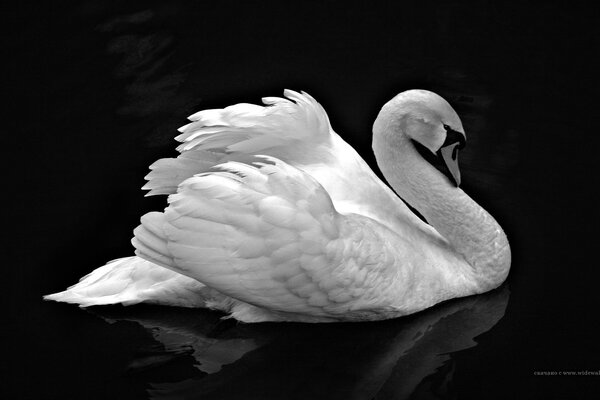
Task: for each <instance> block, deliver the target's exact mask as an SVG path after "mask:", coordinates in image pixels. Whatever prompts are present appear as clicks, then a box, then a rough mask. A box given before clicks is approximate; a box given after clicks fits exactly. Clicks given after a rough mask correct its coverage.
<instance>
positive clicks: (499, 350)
mask: <svg viewBox="0 0 600 400" xmlns="http://www.w3.org/2000/svg"><path fill="white" fill-rule="evenodd" d="M121 3H123V4H121ZM121 3H118V2H112V3H110V2H94V1H80V2H67V3H63V2H61V4H60V5H51V4H50V3H48V4H45V5H42V6H39V5H38V6H36V7H32V6H31V7H30V6H28V5H20V6H18V7H17V6H14V7H12V8H11V9H10V10H9V11H8V12H7V13H6V15H7V16H8V17H9V19H10V20H11V21H12V22H13V24H11V28H10V29H9V31H10V32H9V34H8V35H6V36H5V37H4V38H3V40H4V42H5V43H4V49H5V50H6V51H7V54H9V57H8V58H7V60H5V61H4V64H5V65H6V66H8V72H7V73H5V75H4V77H5V78H6V80H7V84H5V92H4V95H5V98H6V99H8V100H10V101H9V102H8V103H9V104H8V105H6V106H5V111H8V114H7V115H8V117H6V118H5V120H4V122H5V125H4V126H5V137H6V138H7V139H9V143H6V144H5V145H4V148H5V149H7V150H8V151H6V152H7V153H8V157H7V160H8V161H9V167H7V168H5V169H4V176H5V177H9V182H7V184H6V186H5V193H7V194H8V197H9V200H10V206H9V208H7V209H6V210H7V211H8V212H7V214H8V215H7V216H8V219H6V220H5V231H6V232H7V233H9V235H8V236H9V237H10V239H12V240H11V242H10V244H9V246H7V247H8V248H7V250H6V252H5V254H6V255H8V260H7V261H6V259H5V261H6V262H5V265H4V269H5V270H6V272H7V273H8V274H5V280H4V281H3V294H5V295H6V299H5V300H4V301H3V304H4V305H5V309H7V310H8V313H7V316H6V319H5V322H4V323H3V328H2V331H3V333H8V337H7V339H6V340H5V341H4V343H3V344H4V345H5V347H6V349H7V350H6V354H7V355H8V356H7V357H5V358H4V360H5V361H3V366H2V367H3V369H4V370H5V371H3V375H2V376H3V377H5V379H3V382H2V383H0V386H1V389H2V391H7V392H8V396H7V397H4V398H35V399H38V398H74V399H80V398H111V399H117V398H159V399H164V398H200V399H204V398H207V399H287V398H293V399H320V398H327V399H371V398H376V399H403V398H414V399H431V398H443V399H445V398H453V399H469V398H473V399H481V398H540V399H542V398H544V399H545V398H593V397H595V396H597V395H598V393H599V390H600V376H558V375H556V376H540V375H536V372H557V373H558V372H565V371H567V372H568V371H575V372H577V371H598V370H599V369H600V352H599V350H600V345H599V344H598V337H599V335H598V333H599V332H600V328H599V324H598V322H599V321H598V305H599V294H598V290H597V286H598V284H597V282H598V276H599V275H598V272H597V269H598V265H597V264H598V262H597V261H596V258H595V257H593V255H594V254H595V253H594V250H595V248H594V247H593V245H595V243H596V237H597V233H596V232H597V221H598V218H597V215H596V214H595V213H594V210H595V207H597V205H596V203H597V197H596V196H593V195H592V191H591V190H588V189H587V188H588V187H593V186H597V183H594V182H597V178H595V176H596V175H597V173H596V171H597V168H594V163H593V162H592V160H593V158H592V156H593V155H594V153H595V150H596V148H595V147H594V144H593V138H594V137H595V136H596V135H597V131H598V130H597V125H598V123H597V118H594V115H596V114H597V112H596V110H595V109H596V105H597V101H596V102H594V101H592V100H591V99H592V90H591V80H590V78H591V76H592V75H593V74H592V63H591V60H592V58H593V56H592V53H593V52H595V50H594V49H597V48H598V46H597V43H596V40H595V39H596V37H595V36H594V35H592V34H591V33H590V32H591V29H590V28H591V25H592V22H593V16H594V14H593V13H592V12H590V10H585V9H578V8H576V7H574V6H573V5H570V6H569V7H566V5H564V4H558V3H546V4H545V5H543V6H534V5H532V4H527V3H524V4H523V3H519V5H516V4H515V5H502V6H500V5H492V4H491V3H488V2H477V3H474V4H468V3H465V2H462V1H451V2H444V4H441V5H440V4H437V3H434V2H420V3H418V4H417V3H406V4H402V5H401V6H398V5H397V6H395V7H392V6H381V7H379V8H373V7H372V6H368V5H366V3H365V4H364V5H362V6H355V5H349V4H347V3H340V4H337V5H335V4H332V5H326V6H324V5H318V4H317V3H314V4H313V3H312V2H308V3H282V4H280V5H272V4H266V3H261V4H249V3H248V4H246V3H244V5H242V4H238V3H234V2H183V1H175V2H168V3H167V2H121ZM125 3H126V4H125ZM593 72H594V74H595V71H593ZM415 87H420V88H426V89H430V90H433V91H436V92H438V93H440V94H442V95H443V96H445V97H446V98H447V99H448V100H449V101H450V102H451V103H452V104H453V105H454V106H455V108H456V109H457V111H458V112H459V114H460V115H461V118H462V120H463V124H464V126H465V129H466V131H467V136H468V145H467V148H466V150H465V151H464V152H463V153H461V168H462V173H463V187H464V188H465V190H466V191H467V192H468V193H470V194H472V196H473V197H474V198H475V199H476V200H477V201H478V202H480V204H482V205H483V206H484V207H485V208H486V209H488V210H489V211H490V212H491V213H492V214H493V215H494V216H495V217H496V218H497V219H498V221H499V222H500V223H501V225H502V226H503V227H504V228H505V230H506V232H507V234H508V236H509V239H510V241H511V245H512V249H513V267H512V270H511V274H510V276H509V279H508V281H507V283H506V284H505V285H504V286H503V287H501V288H500V289H498V290H497V291H494V292H491V293H489V294H485V295H482V296H477V297H472V298H466V299H460V300H455V301H451V302H448V303H444V304H442V305H439V306H437V307H434V308H432V309H430V310H427V311H426V312H423V313H419V314H417V315H414V316H410V317H407V318H401V319H397V320H392V321H385V322H378V323H361V324H337V325H303V324H259V325H245V324H236V323H234V322H231V321H221V320H220V316H221V315H219V314H217V313H213V312H208V311H203V310H178V309H169V308H159V307H147V306H134V307H129V308H122V307H108V308H99V309H98V308H96V309H90V310H88V311H84V310H80V309H78V308H76V307H73V306H68V305H62V304H56V303H44V302H42V301H41V296H42V295H43V294H47V293H51V292H55V291H57V290H61V289H63V288H65V287H66V286H68V285H70V284H73V283H74V282H75V281H76V280H77V279H78V278H79V277H81V276H83V275H84V274H86V273H87V272H89V271H90V270H92V269H93V268H96V267H97V266H100V265H102V264H104V263H105V262H106V261H108V260H110V259H113V258H117V257H122V256H126V255H129V254H131V252H132V249H131V246H130V245H129V239H130V237H131V231H132V229H133V228H134V227H135V226H136V225H137V223H138V219H139V216H141V215H142V214H143V213H145V212H147V211H150V210H158V209H161V208H162V207H164V198H143V196H142V192H141V191H140V190H139V187H141V186H142V185H143V176H144V175H145V173H146V171H147V166H148V165H149V164H150V163H151V162H152V161H154V160H155V159H157V158H159V157H164V156H170V155H174V154H175V151H174V142H173V141H172V139H171V138H172V137H173V136H174V135H175V134H176V131H175V129H176V128H177V127H178V126H180V125H182V124H183V123H184V122H185V120H184V118H185V117H186V116H187V115H189V114H191V113H193V112H195V111H198V110H200V109H204V108H214V107H223V106H226V105H229V104H233V103H236V102H240V101H244V102H258V101H260V97H262V96H268V95H280V94H281V92H282V90H283V88H292V89H296V90H305V91H307V92H309V93H311V94H312V95H313V96H314V97H316V98H317V99H318V100H319V101H320V102H321V103H322V104H323V105H324V106H325V108H326V109H327V111H328V113H329V116H330V118H331V121H332V125H333V127H334V129H335V130H336V131H337V132H338V133H340V134H341V135H342V137H344V138H345V139H346V140H347V141H348V142H350V143H351V144H352V145H353V146H355V147H356V148H357V149H358V150H359V152H360V153H361V154H362V155H363V156H364V157H365V159H366V160H367V161H368V162H370V163H371V164H372V165H373V166H374V159H373V157H372V155H371V151H370V132H371V124H372V121H373V120H374V118H375V116H376V115H377V112H378V110H379V107H380V106H381V105H382V104H383V103H384V102H385V101H387V100H388V99H389V98H391V97H392V96H393V95H395V94H396V93H398V92H400V91H402V90H406V89H409V88H415Z"/></svg>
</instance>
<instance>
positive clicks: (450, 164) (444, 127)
mask: <svg viewBox="0 0 600 400" xmlns="http://www.w3.org/2000/svg"><path fill="white" fill-rule="evenodd" d="M385 108H389V111H390V114H392V118H393V119H394V120H395V121H397V122H399V124H400V131H401V134H404V135H405V136H407V137H408V138H409V139H411V141H412V143H413V144H414V145H415V147H416V148H417V150H418V151H419V153H420V154H421V155H422V156H424V158H425V159H427V160H428V161H430V160H431V155H436V156H437V157H438V158H439V159H441V160H442V161H443V164H444V165H445V166H446V168H447V169H448V172H449V173H450V177H449V178H451V180H452V181H453V183H454V184H455V185H456V186H458V185H459V184H460V171H459V169H458V150H459V149H462V148H463V147H464V146H465V144H466V135H465V131H464V129H463V126H462V122H461V121H460V118H459V117H458V114H456V111H454V109H453V108H452V107H451V106H450V104H448V102H447V101H446V100H444V99H443V98H442V97H440V96H439V95H437V94H435V93H433V92H430V91H428V90H420V89H414V90H407V91H405V92H402V93H400V94H399V95H397V96H396V97H395V98H394V99H392V100H391V101H390V102H389V103H387V104H386V105H385V106H384V109H385ZM430 162H431V161H430Z"/></svg>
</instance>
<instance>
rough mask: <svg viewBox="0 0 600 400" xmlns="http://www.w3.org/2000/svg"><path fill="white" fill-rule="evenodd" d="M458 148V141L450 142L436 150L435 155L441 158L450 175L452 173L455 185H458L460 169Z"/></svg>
mask: <svg viewBox="0 0 600 400" xmlns="http://www.w3.org/2000/svg"><path fill="white" fill-rule="evenodd" d="M459 148H460V143H452V144H449V145H448V146H444V147H442V148H440V149H439V150H438V151H437V155H438V157H439V158H441V159H442V161H443V162H444V165H446V168H448V171H450V175H452V179H453V180H454V184H455V185H456V187H458V186H460V170H459V169H458V149H459Z"/></svg>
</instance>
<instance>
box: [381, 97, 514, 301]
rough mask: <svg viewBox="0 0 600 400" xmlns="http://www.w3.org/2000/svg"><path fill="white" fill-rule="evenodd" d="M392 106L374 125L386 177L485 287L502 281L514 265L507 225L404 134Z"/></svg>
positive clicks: (482, 289) (401, 122)
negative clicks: (498, 220)
mask: <svg viewBox="0 0 600 400" xmlns="http://www.w3.org/2000/svg"><path fill="white" fill-rule="evenodd" d="M388 110H389V109H388ZM388 110H386V108H384V109H383V110H382V112H381V113H380V115H379V117H378V119H377V121H376V122H375V125H374V127H373V134H374V135H373V150H374V152H375V156H376V158H377V164H378V165H379V168H380V169H381V171H382V172H383V174H384V175H385V177H386V179H387V181H388V182H389V184H390V185H391V186H392V187H393V188H394V190H395V191H396V193H397V194H398V195H399V196H400V197H402V198H403V199H404V200H405V201H407V202H408V203H409V204H410V205H411V206H413V207H414V208H415V209H417V210H418V211H419V212H420V213H421V214H422V215H423V216H424V217H425V219H426V220H427V222H428V223H429V224H431V225H432V226H433V227H434V228H435V229H436V230H437V231H438V232H439V233H440V234H441V235H442V236H443V237H444V238H446V240H448V242H449V243H450V244H451V246H452V248H453V250H454V251H455V252H456V253H457V255H458V256H459V257H463V258H464V259H465V261H466V262H467V263H468V264H469V265H470V266H471V267H472V273H473V278H474V279H475V281H476V283H477V285H478V287H479V288H480V289H481V291H485V290H489V289H491V288H494V287H496V286H498V285H500V283H502V282H503V281H504V279H505V278H506V275H507V274H508V270H509V268H510V248H509V245H508V240H507V238H506V235H505V234H504V232H503V230H502V228H501V227H500V225H499V224H498V223H497V222H496V221H495V220H494V218H493V217H492V216H491V215H490V214H489V213H488V212H487V211H485V210H484V209H483V208H482V207H480V206H479V205H478V204H477V203H476V202H475V201H474V200H473V199H471V198H470V197H469V196H468V195H467V194H466V193H465V192H463V191H462V189H460V188H457V187H455V186H454V185H453V184H451V183H450V181H449V180H448V178H446V177H445V176H444V175H443V174H442V173H440V172H439V171H438V170H436V169H435V168H434V167H433V166H432V165H431V164H429V163H428V162H427V161H425V159H423V158H422V157H421V156H420V155H419V153H418V152H417V151H416V149H415V147H414V145H413V144H412V142H411V140H410V139H409V138H408V137H407V136H406V134H405V133H404V126H405V121H404V120H403V119H402V118H401V117H396V116H395V115H394V114H393V113H392V112H389V111H388ZM386 111H387V112H386Z"/></svg>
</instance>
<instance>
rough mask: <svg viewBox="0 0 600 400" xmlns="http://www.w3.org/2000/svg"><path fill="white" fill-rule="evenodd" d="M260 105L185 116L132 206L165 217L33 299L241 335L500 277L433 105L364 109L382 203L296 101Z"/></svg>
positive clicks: (499, 264)
mask: <svg viewBox="0 0 600 400" xmlns="http://www.w3.org/2000/svg"><path fill="white" fill-rule="evenodd" d="M262 100H263V103H264V106H259V105H254V104H246V103H241V104H236V105H232V106H229V107H226V108H224V109H211V110H204V111H200V112H198V113H195V114H193V115H191V116H190V117H189V120H190V121H191V122H190V123H188V124H187V125H185V126H183V127H181V128H180V129H179V131H180V132H181V134H180V135H179V136H177V137H176V138H175V139H176V140H177V141H179V142H181V144H180V145H179V147H177V150H178V151H179V153H180V154H179V155H178V156H177V157H176V158H166V159H160V160H158V161H157V162H155V163H154V164H152V165H151V166H150V169H151V172H150V173H149V174H148V175H147V176H146V179H147V181H148V182H147V183H146V185H145V186H144V187H143V189H146V190H149V192H148V194H147V195H160V194H166V195H168V206H167V207H166V208H165V210H164V212H150V213H148V214H145V215H144V216H142V218H141V224H140V225H139V226H138V227H137V228H136V229H135V230H134V237H133V239H132V244H133V246H134V247H135V254H136V255H135V256H132V257H126V258H121V259H118V260H114V261H112V262H109V263H108V264H106V265H104V266H102V267H100V268H98V269H96V270H95V271H93V272H92V273H90V274H89V275H87V276H85V277H83V278H82V279H81V280H80V281H79V283H77V284H76V285H74V286H72V287H70V288H68V289H67V290H65V291H63V292H59V293H55V294H52V295H47V296H45V299H46V300H55V301H60V302H68V303H75V304H79V305H80V306H81V307H88V306H93V305H103V304H115V303H121V304H124V305H129V304H135V303H140V302H146V303H155V304H163V305H173V306H183V307H206V308H211V309H217V310H221V311H224V312H225V313H227V315H228V317H233V318H235V319H237V320H239V321H243V322H263V321H297V322H337V321H367V320H381V319H389V318H395V317H399V316H403V315H407V314H412V313H415V312H418V311H421V310H423V309H426V308H428V307H431V306H433V305H435V304H437V303H439V302H441V301H444V300H448V299H451V298H455V297H463V296H469V295H474V294H479V293H483V292H486V291H489V290H491V289H494V288H496V287H498V286H499V285H500V284H501V283H502V282H503V281H504V280H505V279H506V277H507V275H508V272H509V269H510V261H511V254H510V246H509V243H508V239H507V237H506V235H505V233H504V231H503V230H502V228H501V227H500V225H499V224H498V223H497V222H496V221H495V220H494V218H493V217H492V216H491V215H490V214H489V213H488V212H487V211H485V210H484V209H483V208H482V207H480V206H479V205H478V204H477V203H476V202H475V201H474V200H473V199H471V198H470V197H469V196H468V195H467V194H466V193H465V192H464V191H463V190H462V189H460V187H459V184H460V171H459V169H458V151H459V150H460V149H461V148H463V147H464V145H465V143H466V135H465V132H464V129H463V126H462V123H461V120H460V118H459V116H458V115H457V113H456V112H455V111H454V110H453V108H452V107H451V106H450V104H449V103H448V102H447V101H446V100H444V99H443V98H442V97H441V96H439V95H437V94H435V93H433V92H430V91H426V90H419V89H415V90H408V91H404V92H402V93H400V94H398V95H397V96H396V97H394V98H393V99H392V100H390V101H389V102H388V103H386V104H385V105H384V106H383V108H382V109H381V111H380V112H379V115H378V116H377V118H376V120H375V122H374V125H373V146H372V147H373V151H374V153H375V157H376V160H377V165H378V166H379V168H380V169H381V172H382V173H383V174H384V176H385V178H386V180H387V181H388V183H389V184H390V186H391V187H392V188H393V190H392V189H391V188H390V187H388V186H387V185H386V184H385V183H384V182H382V181H381V180H380V179H379V178H378V177H377V176H376V174H375V173H374V172H373V171H372V170H371V169H370V168H369V166H368V165H367V163H366V162H365V161H364V160H363V159H362V158H361V157H360V155H359V154H358V153H357V152H356V151H355V150H354V149H353V148H352V147H351V146H350V145H349V144H347V143H346V142H345V141H344V140H343V139H342V138H341V137H340V136H339V135H338V134H337V133H335V132H334V131H333V129H332V128H331V125H330V122H329V118H328V116H327V114H326V112H325V110H324V109H323V108H322V106H321V105H320V104H319V103H318V102H317V101H316V100H315V99H314V98H313V97H312V96H310V95H309V94H307V93H305V92H300V93H298V92H295V91H291V90H285V91H284V97H281V98H280V97H266V98H263V99H262ZM424 155H425V156H424ZM435 156H437V157H438V158H439V159H441V160H443V162H444V164H445V165H446V168H447V174H443V173H441V172H440V171H439V170H438V169H436V168H435V167H434V166H433V165H432V164H431V163H430V162H429V161H428V159H429V158H431V157H435ZM394 191H395V192H394ZM403 200H404V201H406V202H407V203H408V204H410V205H411V206H412V207H414V208H415V209H416V210H417V211H418V212H419V213H421V214H422V216H423V217H424V218H425V219H426V221H427V223H426V222H424V221H423V220H421V219H420V218H419V217H418V216H417V215H416V214H415V213H413V212H412V211H411V210H410V209H409V208H408V207H407V205H406V204H405V203H404V201H403Z"/></svg>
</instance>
